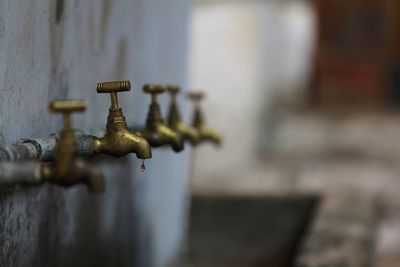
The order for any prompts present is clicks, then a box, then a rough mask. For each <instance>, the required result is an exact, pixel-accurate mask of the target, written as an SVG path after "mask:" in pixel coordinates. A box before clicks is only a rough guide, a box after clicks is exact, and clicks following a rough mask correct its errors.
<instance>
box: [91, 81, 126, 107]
mask: <svg viewBox="0 0 400 267" xmlns="http://www.w3.org/2000/svg"><path fill="white" fill-rule="evenodd" d="M96 90H97V93H98V94H104V93H110V94H111V109H112V110H119V109H120V108H119V105H118V96H117V93H119V92H126V91H130V90H131V82H130V81H129V80H126V81H113V82H104V83H98V84H97V86H96Z"/></svg>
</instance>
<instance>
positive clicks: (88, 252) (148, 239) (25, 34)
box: [0, 0, 190, 267]
mask: <svg viewBox="0 0 400 267" xmlns="http://www.w3.org/2000/svg"><path fill="white" fill-rule="evenodd" d="M189 7H190V1H185V0H171V1H162V0H150V1H149V0H135V1H130V0H118V1H111V0H103V1H97V0H91V1H87V0H85V1H83V0H74V1H63V0H57V1H55V0H40V1H38V0H29V1H12V0H0V114H1V115H0V133H1V137H2V139H3V142H6V143H8V144H11V143H14V142H16V141H17V140H19V139H20V138H23V137H43V136H47V135H48V134H50V133H53V132H55V131H57V130H58V129H59V128H60V126H61V117H60V115H53V114H49V112H48V111H47V105H48V102H49V101H51V100H52V99H54V98H58V99H62V98H65V97H68V98H83V99H86V100H87V101H88V104H89V107H88V110H87V112H86V113H84V114H79V115H76V116H75V117H74V119H75V120H74V122H75V126H76V127H77V128H82V129H85V130H91V129H103V128H104V126H105V121H106V116H107V111H108V107H109V101H110V100H109V97H108V96H107V95H97V94H96V90H95V85H96V82H99V81H107V80H116V79H131V80H132V81H133V86H134V88H133V92H129V93H123V94H121V95H120V96H121V97H120V104H121V106H122V107H123V110H124V113H125V116H126V117H127V121H128V123H129V124H134V123H135V124H138V123H139V124H140V123H143V122H144V120H145V116H146V112H147V105H148V103H149V98H148V97H147V96H144V95H143V93H141V86H142V85H143V84H144V83H146V82H163V83H164V82H174V83H181V84H183V85H185V73H186V61H185V59H186V58H185V54H186V31H187V29H186V27H187V21H188V14H189V12H188V11H189ZM161 102H162V104H163V107H164V108H165V107H166V104H167V98H165V99H164V98H162V99H161ZM187 153H188V152H184V153H181V154H179V155H176V154H174V153H173V152H171V151H170V150H168V149H157V150H153V159H152V160H148V161H146V167H147V170H146V171H145V172H144V173H141V172H140V171H139V165H140V162H139V161H138V160H137V159H136V158H135V157H134V156H127V157H124V158H120V159H113V158H110V157H105V156H104V157H100V158H98V159H96V160H95V163H96V164H98V166H99V167H101V169H102V170H103V171H104V173H105V175H106V176H107V192H106V193H104V194H101V195H93V194H90V193H88V192H87V190H86V188H84V187H83V186H78V187H75V188H71V189H65V188H60V187H57V186H52V185H43V186H39V187H35V188H32V187H29V188H28V187H27V188H25V187H18V186H15V187H9V188H0V266H146V267H148V266H166V265H167V264H169V263H170V262H171V261H172V260H173V258H174V257H175V255H176V253H177V251H178V249H179V244H180V241H181V239H182V228H183V218H184V212H185V202H184V199H185V190H186V176H187V170H188V168H187V166H188V160H187V158H188V154H187Z"/></svg>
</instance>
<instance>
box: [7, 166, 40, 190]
mask: <svg viewBox="0 0 400 267" xmlns="http://www.w3.org/2000/svg"><path fill="white" fill-rule="evenodd" d="M41 168H42V167H41V163H40V162H36V161H27V162H25V161H21V162H8V161H4V162H0V185H14V184H28V185H34V184H40V183H42V182H43V179H42V174H41Z"/></svg>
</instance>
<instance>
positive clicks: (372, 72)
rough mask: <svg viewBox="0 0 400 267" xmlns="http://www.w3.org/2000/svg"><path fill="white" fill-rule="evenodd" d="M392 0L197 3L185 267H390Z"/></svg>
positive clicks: (397, 93)
mask: <svg viewBox="0 0 400 267" xmlns="http://www.w3.org/2000/svg"><path fill="white" fill-rule="evenodd" d="M399 25H400V2H399V1H397V0H367V1H366V0H351V1H350V0H309V1H307V0H287V1H273V0H270V1H260V0H252V1H240V0H236V1H223V0H220V1H207V0H202V1H195V4H194V7H193V11H192V23H191V28H190V46H189V47H190V49H189V61H190V64H189V67H190V68H189V85H190V86H189V87H190V88H194V89H198V88H200V89H203V90H205V92H206V93H207V99H206V100H205V101H204V104H203V108H204V111H205V113H206V117H207V119H208V121H209V123H210V124H211V125H213V126H215V127H216V128H218V129H219V130H220V131H221V132H222V133H223V135H224V142H223V145H222V146H221V147H219V148H216V147H214V146H212V145H204V146H201V147H199V148H198V149H196V150H195V151H194V152H193V164H192V165H193V173H192V177H191V191H192V199H191V216H190V217H191V219H190V224H189V237H188V240H189V241H188V249H187V250H188V252H187V255H189V256H188V260H189V262H192V263H193V266H231V267H232V266H293V265H296V266H399V262H400V197H399V194H398V192H399V188H400V187H399V185H400V179H399V178H398V176H399V174H400V172H399V171H400V168H399V159H400V157H399V153H398V152H399V151H400V141H399V134H400V123H399V121H400V116H399V114H398V109H399V107H400V106H399V105H400V26H399Z"/></svg>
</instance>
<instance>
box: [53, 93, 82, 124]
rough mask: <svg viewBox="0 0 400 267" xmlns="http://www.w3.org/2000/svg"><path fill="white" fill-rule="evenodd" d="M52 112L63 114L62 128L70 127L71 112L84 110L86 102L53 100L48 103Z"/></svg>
mask: <svg viewBox="0 0 400 267" xmlns="http://www.w3.org/2000/svg"><path fill="white" fill-rule="evenodd" d="M49 109H50V110H51V111H52V112H56V113H62V114H63V115H64V129H71V128H72V125H71V114H72V113H73V112H83V111H85V110H86V102H85V101H83V100H54V101H51V102H50V104H49Z"/></svg>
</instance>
